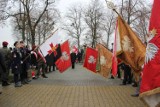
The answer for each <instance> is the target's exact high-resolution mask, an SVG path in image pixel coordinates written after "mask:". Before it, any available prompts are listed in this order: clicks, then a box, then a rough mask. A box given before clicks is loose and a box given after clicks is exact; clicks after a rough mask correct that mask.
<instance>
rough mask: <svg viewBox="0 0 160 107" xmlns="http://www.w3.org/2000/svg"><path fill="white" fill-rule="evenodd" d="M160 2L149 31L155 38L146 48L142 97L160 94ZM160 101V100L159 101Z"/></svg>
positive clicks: (155, 2) (155, 0) (152, 17)
mask: <svg viewBox="0 0 160 107" xmlns="http://www.w3.org/2000/svg"><path fill="white" fill-rule="evenodd" d="M159 7H160V0H154V4H153V8H152V13H151V18H150V26H149V30H150V32H151V34H152V35H153V36H154V37H153V38H152V39H151V40H150V41H149V43H148V44H147V48H146V57H145V64H144V69H143V76H142V82H141V87H140V93H141V94H140V96H141V97H146V96H151V95H154V94H155V95H156V94H160V21H159V20H160V14H158V12H159V11H158V10H159ZM159 101H160V99H159Z"/></svg>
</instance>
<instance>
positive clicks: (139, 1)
mask: <svg viewBox="0 0 160 107" xmlns="http://www.w3.org/2000/svg"><path fill="white" fill-rule="evenodd" d="M150 10H151V9H150V8H149V7H148V6H147V2H146V1H144V0H122V1H121V8H120V12H121V15H122V17H123V18H124V19H126V20H127V23H128V24H129V25H130V26H131V27H132V28H133V29H134V30H135V32H137V33H138V35H139V38H140V39H141V40H142V41H144V42H146V37H145V36H146V35H147V28H148V27H147V26H148V22H149V15H150Z"/></svg>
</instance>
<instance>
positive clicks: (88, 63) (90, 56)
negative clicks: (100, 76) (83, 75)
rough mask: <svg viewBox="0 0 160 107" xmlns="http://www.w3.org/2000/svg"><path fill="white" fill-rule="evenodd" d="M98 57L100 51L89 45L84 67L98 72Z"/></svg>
mask: <svg viewBox="0 0 160 107" xmlns="http://www.w3.org/2000/svg"><path fill="white" fill-rule="evenodd" d="M97 58H98V52H97V51H96V50H95V49H93V48H89V47H87V49H86V56H85V61H84V65H83V67H85V68H87V69H89V70H91V71H93V72H95V73H96V63H97Z"/></svg>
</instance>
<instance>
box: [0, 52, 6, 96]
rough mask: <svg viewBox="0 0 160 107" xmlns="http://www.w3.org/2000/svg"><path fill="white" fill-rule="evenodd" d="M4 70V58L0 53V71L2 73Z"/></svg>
mask: <svg viewBox="0 0 160 107" xmlns="http://www.w3.org/2000/svg"><path fill="white" fill-rule="evenodd" d="M5 72H6V67H5V65H4V59H3V56H2V54H1V53H0V73H1V74H3V73H5ZM0 94H2V92H0Z"/></svg>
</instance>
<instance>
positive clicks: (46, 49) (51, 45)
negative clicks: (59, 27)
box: [39, 33, 60, 57]
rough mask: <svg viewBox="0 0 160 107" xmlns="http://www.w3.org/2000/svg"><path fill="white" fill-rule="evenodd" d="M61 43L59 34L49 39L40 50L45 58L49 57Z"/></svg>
mask: <svg viewBox="0 0 160 107" xmlns="http://www.w3.org/2000/svg"><path fill="white" fill-rule="evenodd" d="M59 43H60V37H59V36H58V34H57V33H55V34H54V35H53V36H51V37H50V38H49V39H47V40H46V41H45V42H44V43H43V44H42V45H41V46H40V47H39V48H40V50H41V52H42V54H43V56H44V57H45V56H47V55H48V54H51V53H52V52H54V51H55V50H56V47H57V44H59Z"/></svg>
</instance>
